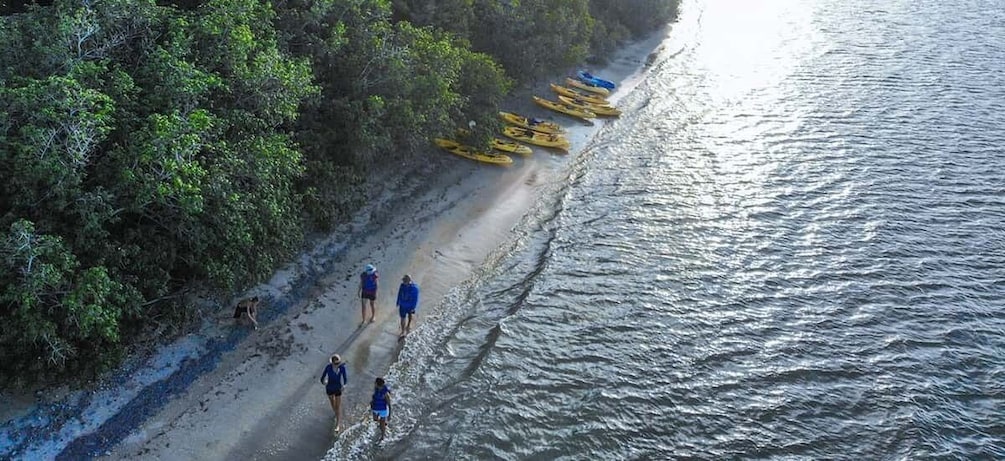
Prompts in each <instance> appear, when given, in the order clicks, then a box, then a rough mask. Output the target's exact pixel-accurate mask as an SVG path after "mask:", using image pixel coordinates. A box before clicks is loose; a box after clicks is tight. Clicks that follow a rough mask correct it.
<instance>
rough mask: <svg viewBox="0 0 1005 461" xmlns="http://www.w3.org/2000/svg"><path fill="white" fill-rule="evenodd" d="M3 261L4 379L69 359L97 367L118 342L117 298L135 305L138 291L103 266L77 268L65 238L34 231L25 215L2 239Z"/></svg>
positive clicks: (0, 330) (0, 327)
mask: <svg viewBox="0 0 1005 461" xmlns="http://www.w3.org/2000/svg"><path fill="white" fill-rule="evenodd" d="M0 264H2V270H0V286H2V287H4V290H3V291H0V312H2V313H3V316H2V317H3V318H2V321H0V351H2V352H3V357H4V359H5V360H4V363H3V364H2V367H3V369H4V373H3V374H2V375H3V376H4V377H6V378H7V379H8V380H16V379H32V378H36V377H38V376H40V375H44V374H46V373H51V371H52V370H53V369H55V370H58V369H61V368H62V367H64V366H66V365H67V363H68V362H70V361H87V362H88V363H87V365H88V367H87V368H89V369H91V370H92V371H98V370H100V368H101V367H100V365H101V364H102V363H105V364H107V361H106V360H103V359H105V358H107V357H108V355H109V354H110V353H111V352H113V351H118V350H119V343H120V336H119V325H118V321H119V319H120V318H121V317H122V315H123V310H122V306H131V305H132V306H135V305H136V303H137V301H138V294H137V293H136V292H135V291H133V290H131V289H130V288H129V287H128V286H125V285H123V284H121V283H118V282H116V281H114V280H112V279H111V278H110V277H109V274H108V272H107V270H106V269H105V268H104V267H100V266H97V267H89V268H84V269H82V268H81V267H80V264H79V263H78V262H77V259H76V258H75V257H74V256H73V254H72V253H71V252H70V251H69V250H68V249H67V248H66V246H65V245H64V244H63V242H62V239H60V238H59V237H56V236H50V235H45V234H40V233H37V232H36V231H35V228H34V225H33V224H32V223H31V222H30V221H26V220H19V221H17V222H15V223H14V224H12V225H11V226H10V230H9V232H7V233H6V234H5V235H4V236H3V238H2V239H0ZM74 368H77V369H80V368H84V367H80V366H77V367H74Z"/></svg>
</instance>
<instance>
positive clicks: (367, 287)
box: [359, 264, 380, 326]
mask: <svg viewBox="0 0 1005 461" xmlns="http://www.w3.org/2000/svg"><path fill="white" fill-rule="evenodd" d="M379 278H380V274H378V273H377V268H375V267H373V264H367V265H366V267H365V268H364V269H363V273H362V274H359V300H360V303H362V305H361V307H362V310H363V321H362V322H360V326H362V325H363V324H364V323H366V302H367V301H370V323H373V320H374V317H375V316H376V315H377V279H379Z"/></svg>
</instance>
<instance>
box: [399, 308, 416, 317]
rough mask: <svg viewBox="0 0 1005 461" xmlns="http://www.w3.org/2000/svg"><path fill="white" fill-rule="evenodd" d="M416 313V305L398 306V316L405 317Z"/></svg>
mask: <svg viewBox="0 0 1005 461" xmlns="http://www.w3.org/2000/svg"><path fill="white" fill-rule="evenodd" d="M414 313H415V308H414V307H409V308H404V307H399V308H398V317H401V318H405V317H407V316H408V314H414Z"/></svg>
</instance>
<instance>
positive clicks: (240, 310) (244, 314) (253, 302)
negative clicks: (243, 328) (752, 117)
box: [234, 296, 258, 330]
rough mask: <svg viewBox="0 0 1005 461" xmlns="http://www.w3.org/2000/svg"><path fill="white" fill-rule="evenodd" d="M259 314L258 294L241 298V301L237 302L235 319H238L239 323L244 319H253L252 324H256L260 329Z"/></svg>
mask: <svg viewBox="0 0 1005 461" xmlns="http://www.w3.org/2000/svg"><path fill="white" fill-rule="evenodd" d="M257 316H258V296H255V297H254V298H248V299H244V300H241V302H239V303H237V307H236V308H235V309H234V319H236V321H237V323H241V320H243V319H248V320H249V321H251V324H252V325H254V326H255V329H256V330H257V329H258V319H257V318H256V317H257Z"/></svg>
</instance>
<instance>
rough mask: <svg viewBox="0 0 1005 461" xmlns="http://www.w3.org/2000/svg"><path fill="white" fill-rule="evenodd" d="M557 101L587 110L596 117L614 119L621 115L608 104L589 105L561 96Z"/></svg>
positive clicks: (582, 101) (576, 99)
mask: <svg viewBox="0 0 1005 461" xmlns="http://www.w3.org/2000/svg"><path fill="white" fill-rule="evenodd" d="M558 100H559V101H562V102H564V103H566V104H568V105H570V106H572V107H575V108H577V109H583V110H588V111H590V112H593V113H594V114H597V115H610V116H614V117H617V116H619V115H621V111H620V110H618V109H617V108H616V107H614V106H612V105H610V104H604V105H600V104H591V103H590V102H588V101H584V100H582V99H578V98H570V97H568V96H562V95H558Z"/></svg>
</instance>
